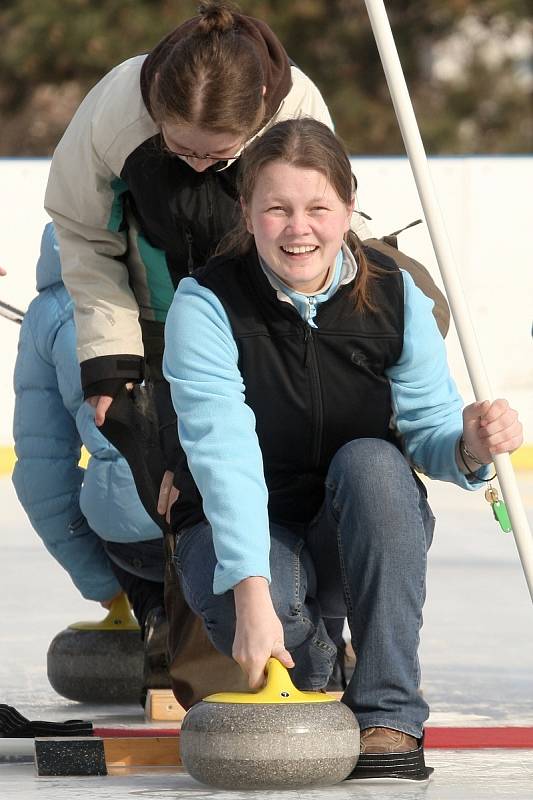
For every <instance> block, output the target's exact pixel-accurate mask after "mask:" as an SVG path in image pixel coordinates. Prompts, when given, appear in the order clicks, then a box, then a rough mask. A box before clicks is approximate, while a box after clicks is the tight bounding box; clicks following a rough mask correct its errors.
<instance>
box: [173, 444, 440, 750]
mask: <svg viewBox="0 0 533 800" xmlns="http://www.w3.org/2000/svg"><path fill="white" fill-rule="evenodd" d="M325 488H326V495H325V500H324V503H323V505H322V508H321V509H320V511H319V513H318V514H317V516H316V517H315V519H314V520H313V521H312V522H311V523H310V524H309V525H305V526H304V525H299V526H298V525H291V526H290V527H288V526H283V525H279V524H274V523H273V524H271V527H270V533H271V551H270V566H271V573H272V583H271V585H270V593H271V596H272V600H273V604H274V608H275V610H276V613H277V614H278V616H279V618H280V620H281V622H282V624H283V629H284V633H285V645H286V647H287V649H288V650H289V651H290V652H291V655H292V657H293V659H294V662H295V664H296V666H295V668H294V670H293V672H292V678H293V680H294V683H295V684H296V685H297V686H298V687H299V688H300V689H314V690H316V689H319V688H322V687H323V686H325V685H326V683H327V681H328V678H329V675H330V673H331V670H332V667H333V664H334V661H335V657H336V652H337V649H336V647H335V645H334V643H333V642H332V641H331V639H330V638H329V636H328V634H327V632H326V628H325V625H324V618H342V617H344V616H347V617H348V623H349V626H350V631H351V635H352V643H353V647H354V650H355V652H356V655H357V663H356V667H355V671H354V674H353V676H352V679H351V680H350V683H349V684H348V687H347V689H346V691H345V693H344V696H343V702H345V703H346V704H347V705H348V706H349V707H350V708H351V709H352V710H353V712H354V713H355V715H356V716H357V718H358V720H359V725H360V726H361V728H362V729H364V728H368V727H372V726H383V727H389V728H395V729H396V730H400V731H404V732H405V733H408V734H410V735H412V736H416V737H420V736H421V735H422V728H423V724H424V722H425V720H426V719H427V717H428V711H429V710H428V706H427V703H426V702H425V701H424V699H423V698H422V697H421V695H420V693H419V685H420V667H419V661H418V645H419V634H420V628H421V625H422V606H423V603H424V599H425V587H426V557H427V550H428V548H429V546H430V544H431V539H432V536H433V528H434V523H435V520H434V517H433V515H432V513H431V510H430V508H429V505H428V503H427V501H426V498H425V494H424V492H423V491H422V490H421V489H420V486H419V483H418V481H417V480H416V479H415V478H414V476H413V473H412V472H411V469H410V468H409V465H408V464H407V462H406V460H405V458H404V457H403V455H402V454H401V453H400V452H399V450H398V449H397V448H396V447H394V446H393V445H391V444H390V443H389V442H385V441H382V440H379V439H358V440H355V441H353V442H349V443H348V444H346V445H345V446H344V447H342V448H341V449H340V450H339V451H338V452H337V453H336V455H335V456H334V458H333V459H332V461H331V464H330V468H329V471H328V474H327V477H326V481H325ZM175 562H176V570H177V573H178V576H179V578H180V582H181V585H182V590H183V594H184V596H185V599H186V601H187V602H188V604H189V605H190V606H191V608H192V609H193V610H194V611H195V612H196V613H197V614H199V615H200V616H201V617H202V618H203V621H204V624H205V626H206V629H207V632H208V635H209V637H210V639H211V641H212V642H213V644H214V645H215V647H216V648H217V649H219V650H220V651H222V652H223V653H225V654H226V655H229V656H231V649H232V644H233V637H234V633H235V606H234V601H233V592H226V593H225V594H223V595H215V594H213V588H212V587H213V574H214V569H215V565H216V557H215V553H214V548H213V541H212V534H211V528H210V526H209V525H208V524H207V523H205V522H204V523H200V524H198V525H195V526H193V527H191V528H188V529H185V530H184V531H183V532H182V533H181V535H180V536H179V538H178V541H177V544H176V551H175Z"/></svg>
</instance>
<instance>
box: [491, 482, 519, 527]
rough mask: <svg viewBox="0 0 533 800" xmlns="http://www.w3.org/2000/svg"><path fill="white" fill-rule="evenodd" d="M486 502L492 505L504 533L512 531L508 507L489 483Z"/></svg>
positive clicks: (495, 517)
mask: <svg viewBox="0 0 533 800" xmlns="http://www.w3.org/2000/svg"><path fill="white" fill-rule="evenodd" d="M485 500H486V501H487V503H490V506H491V508H492V513H493V514H494V519H495V520H496V522H498V523H499V525H500V528H501V529H502V531H503V532H504V533H510V532H511V531H512V527H511V520H510V519H509V514H508V513H507V507H506V505H505V503H504V502H503V500H500V498H499V495H498V492H497V490H496V489H495V488H494V486H492V484H490V483H489V485H488V487H487V489H486V491H485Z"/></svg>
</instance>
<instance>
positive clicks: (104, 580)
mask: <svg viewBox="0 0 533 800" xmlns="http://www.w3.org/2000/svg"><path fill="white" fill-rule="evenodd" d="M37 290H38V291H39V295H38V296H37V297H36V298H35V299H34V300H33V301H32V302H31V304H30V306H29V308H28V311H27V313H26V316H25V317H24V321H23V323H22V327H21V332H20V340H19V348H18V356H17V361H16V365H15V393H16V402H15V419H14V437H15V450H16V454H17V458H18V460H17V463H16V465H15V470H14V472H13V483H14V485H15V489H16V492H17V495H18V498H19V500H20V502H21V504H22V506H23V507H24V510H25V511H26V513H27V515H28V517H29V519H30V522H31V524H32V525H33V527H34V528H35V530H36V532H37V533H38V534H39V536H40V537H41V539H42V540H43V542H44V544H45V546H46V548H47V550H48V551H49V552H50V553H51V554H52V555H53V556H54V558H55V559H56V560H57V561H58V562H59V563H60V564H61V565H62V566H63V567H64V568H65V569H66V570H67V572H68V573H69V575H70V577H71V578H72V581H73V582H74V584H75V586H76V587H77V588H78V589H79V591H80V592H81V594H82V595H83V596H84V597H86V598H87V599H89V600H107V599H109V598H110V597H112V596H113V595H115V594H116V593H117V592H118V591H119V590H120V586H119V584H118V582H117V580H116V578H115V576H114V574H113V571H112V569H111V564H110V561H109V558H108V556H107V555H106V552H105V550H104V547H103V544H102V539H105V540H109V541H116V542H136V541H142V540H144V539H156V538H158V537H161V531H160V529H159V528H158V527H157V525H156V524H155V523H154V522H153V521H152V520H151V519H150V517H149V516H148V514H147V513H146V511H145V510H144V508H143V506H142V505H141V502H140V500H139V498H138V495H137V492H136V489H135V485H134V483H133V477H132V474H131V471H130V468H129V466H128V464H127V463H126V461H125V460H124V459H123V458H122V456H120V454H119V453H118V451H117V450H116V449H115V448H114V447H113V446H112V445H111V444H110V443H109V442H108V441H107V439H106V438H105V437H104V436H103V435H102V434H101V433H100V431H99V430H98V429H97V427H96V425H95V424H94V417H93V410H92V409H91V408H90V406H89V405H88V404H87V403H84V402H83V397H82V391H81V383H80V368H79V364H78V360H77V356H76V330H75V327H74V321H73V317H72V313H73V303H72V300H71V299H70V296H69V294H68V292H67V290H66V289H65V287H64V285H63V283H62V281H61V268H60V262H59V251H58V246H57V242H56V239H55V234H54V229H53V225H52V224H51V223H50V224H48V225H47V226H46V227H45V229H44V233H43V238H42V242H41V255H40V258H39V261H38V264H37ZM82 443H83V444H84V445H85V447H86V448H87V450H88V451H89V453H90V454H91V458H90V460H89V463H88V467H87V469H86V470H85V471H84V470H83V469H81V468H80V467H79V466H78V461H79V458H80V450H81V444H82Z"/></svg>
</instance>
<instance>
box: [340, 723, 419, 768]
mask: <svg viewBox="0 0 533 800" xmlns="http://www.w3.org/2000/svg"><path fill="white" fill-rule="evenodd" d="M432 772H433V768H432V767H426V763H425V760H424V737H421V739H420V741H419V740H418V739H416V738H415V737H414V736H409V734H407V733H402V731H397V730H394V729H393V728H378V727H376V728H365V730H363V731H361V753H360V755H359V760H358V762H357V764H356V765H355V768H354V770H353V771H352V773H351V774H350V775H348V780H353V779H356V780H357V779H359V780H361V779H363V780H378V781H381V780H385V781H388V780H390V779H393V780H397V779H400V780H407V781H427V780H428V778H429V776H430V775H431V773H432Z"/></svg>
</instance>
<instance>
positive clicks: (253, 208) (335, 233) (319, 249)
mask: <svg viewBox="0 0 533 800" xmlns="http://www.w3.org/2000/svg"><path fill="white" fill-rule="evenodd" d="M241 202H242V201H241ZM352 210H353V203H352V204H350V205H346V204H345V203H344V202H343V201H342V200H341V199H340V197H339V196H338V194H337V193H336V191H335V189H334V188H333V186H331V184H330V183H328V181H327V179H326V177H325V175H323V174H322V173H321V172H318V171H317V170H314V169H303V168H302V167H295V166H292V165H291V164H287V163H286V162H284V161H272V162H270V163H269V164H267V165H265V166H264V167H263V168H262V169H261V171H260V173H259V175H258V177H257V181H256V184H255V188H254V191H253V194H252V198H251V201H250V203H249V205H246V204H244V203H243V212H244V216H245V220H246V227H247V228H248V231H249V232H250V233H251V234H252V235H253V237H254V239H255V244H256V247H257V251H258V253H259V255H260V256H261V257H262V258H263V260H264V261H265V262H266V263H267V264H268V266H269V267H270V269H271V270H272V271H273V272H274V273H275V274H276V275H277V276H278V277H279V278H281V280H282V281H283V282H284V283H286V284H287V286H290V287H291V289H295V290H296V291H298V292H302V293H304V294H309V293H312V292H317V291H319V290H320V289H321V288H322V286H323V285H324V283H325V281H326V278H327V274H328V271H329V268H330V267H331V266H333V264H334V262H335V258H336V256H337V253H338V252H339V250H340V248H341V245H342V241H343V237H344V234H345V233H346V232H347V231H348V230H349V227H350V218H351V214H352Z"/></svg>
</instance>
